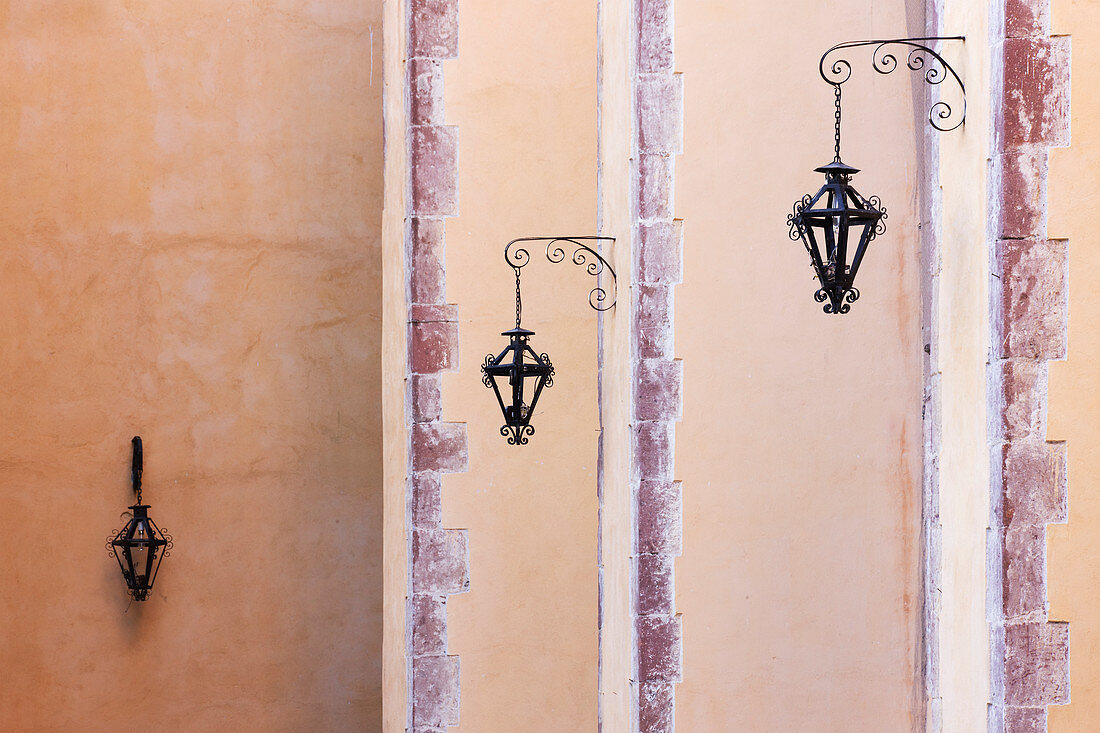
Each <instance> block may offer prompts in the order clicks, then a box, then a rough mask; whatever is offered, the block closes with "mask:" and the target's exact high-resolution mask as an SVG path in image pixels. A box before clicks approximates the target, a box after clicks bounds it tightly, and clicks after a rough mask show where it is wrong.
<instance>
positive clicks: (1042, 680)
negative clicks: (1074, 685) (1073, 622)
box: [1005, 623, 1069, 707]
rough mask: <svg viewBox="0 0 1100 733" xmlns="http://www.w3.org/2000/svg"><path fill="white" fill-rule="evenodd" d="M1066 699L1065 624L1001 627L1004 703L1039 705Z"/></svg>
mask: <svg viewBox="0 0 1100 733" xmlns="http://www.w3.org/2000/svg"><path fill="white" fill-rule="evenodd" d="M1068 702H1069V625H1068V624H1062V623H1026V624H1009V625H1008V626H1006V627H1005V704H1006V705H1009V706H1022V707H1042V706H1044V705H1064V704H1066V703H1068Z"/></svg>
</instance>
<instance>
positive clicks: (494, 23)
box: [443, 0, 625, 733]
mask: <svg viewBox="0 0 1100 733" xmlns="http://www.w3.org/2000/svg"><path fill="white" fill-rule="evenodd" d="M459 18H460V21H459V55H458V59H457V60H456V61H453V62H444V74H445V77H446V110H447V112H446V114H447V120H446V122H447V124H453V125H457V126H458V140H459V153H458V161H459V162H458V201H459V215H458V216H457V217H455V218H453V219H449V220H448V221H447V253H446V267H447V300H448V302H450V303H456V304H457V305H458V317H459V352H460V356H459V360H460V365H459V367H460V368H459V369H458V371H457V372H454V373H448V374H445V375H444V381H443V400H444V404H443V419H444V420H449V421H463V422H466V423H467V435H468V439H469V471H468V472H467V473H464V474H448V475H445V476H444V480H443V526H444V527H456V528H464V529H467V530H468V531H469V548H470V549H469V552H470V590H469V593H466V594H462V595H457V596H451V597H450V599H449V601H448V608H449V613H448V635H449V643H448V651H449V653H452V654H458V655H459V658H460V664H461V683H462V707H461V712H460V724H459V726H458V728H457V730H461V731H475V732H480V731H519V730H522V731H527V732H530V733H536V732H540V731H546V732H548V733H549V732H551V731H553V732H555V733H556V732H558V731H588V730H595V729H596V727H597V717H596V714H597V706H596V695H597V670H598V664H597V658H598V647H597V617H596V599H597V574H596V546H597V545H596V537H597V534H596V530H597V498H596V447H597V437H598V435H597V430H598V426H599V421H598V415H597V394H596V371H597V362H596V324H597V318H596V313H594V312H593V311H592V310H591V309H590V308H589V307H588V293H589V290H590V289H591V288H592V287H593V285H594V284H595V283H594V282H593V281H592V278H590V277H589V276H588V275H586V274H585V272H584V270H583V269H582V268H579V267H576V266H575V265H573V264H571V262H570V260H569V259H566V261H565V262H563V263H561V264H557V265H552V264H550V263H549V262H548V261H547V259H546V256H545V247H544V246H542V245H539V244H534V245H532V246H531V247H530V248H529V249H530V252H531V262H530V264H529V265H527V266H526V267H525V268H524V270H523V325H524V327H526V328H528V329H531V330H533V331H535V335H534V336H532V337H531V345H532V347H533V348H534V349H535V350H536V351H538V352H539V353H542V352H547V353H548V354H549V356H550V358H551V360H552V362H553V364H554V366H555V368H556V372H557V373H556V375H555V377H554V386H553V387H551V388H549V389H547V390H545V391H544V392H543V394H542V396H541V398H540V400H539V403H538V406H537V408H536V410H535V413H534V417H533V418H532V420H531V424H532V425H533V426H534V427H535V431H536V432H535V434H534V435H533V436H531V438H530V442H529V444H527V445H525V446H510V445H508V444H507V443H506V442H505V439H504V438H503V437H501V435H500V433H499V428H500V426H501V424H502V422H503V420H502V416H501V414H500V410H499V408H498V407H497V405H496V402H495V399H494V398H493V396H492V392H491V391H490V390H488V389H487V388H486V387H485V386H484V385H482V383H481V375H480V368H481V364H482V362H483V360H484V358H485V355H486V354H487V353H489V352H492V353H493V354H494V355H495V354H497V353H499V352H500V350H501V349H502V348H503V347H504V345H505V344H506V342H507V341H506V339H505V338H504V337H503V336H501V335H500V332H501V331H504V330H507V329H509V328H512V327H513V326H514V324H515V279H514V275H513V273H512V270H511V269H510V268H509V267H508V265H507V264H505V261H504V258H503V250H504V245H505V244H506V243H507V242H508V241H509V240H510V239H512V238H514V237H520V236H537V235H545V234H551V235H552V234H591V233H594V231H595V228H596V65H595V59H596V5H595V4H594V3H591V2H587V1H585V0H568V1H565V2H562V1H558V2H549V1H548V0H539V1H538V2H524V3H500V2H496V1H494V0H462V2H461V4H460V7H459ZM569 254H572V252H571V251H570V252H569ZM622 299H625V295H624V296H622Z"/></svg>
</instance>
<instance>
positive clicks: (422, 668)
mask: <svg viewBox="0 0 1100 733" xmlns="http://www.w3.org/2000/svg"><path fill="white" fill-rule="evenodd" d="M412 677H413V679H412V688H413V689H412V694H413V725H414V726H416V727H417V728H418V729H420V728H423V727H425V726H435V727H437V728H438V727H443V726H447V725H457V724H458V706H459V667H458V657H445V656H439V657H419V658H417V659H414V660H413V674H412Z"/></svg>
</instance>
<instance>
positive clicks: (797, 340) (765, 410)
mask: <svg viewBox="0 0 1100 733" xmlns="http://www.w3.org/2000/svg"><path fill="white" fill-rule="evenodd" d="M904 12H905V9H904V7H903V6H901V5H898V6H883V5H876V6H874V7H873V8H872V9H871V10H870V12H869V7H868V6H867V5H866V4H865V3H860V2H854V1H850V2H843V3H834V4H830V5H828V6H822V5H813V6H809V5H804V6H801V7H800V8H799V13H798V15H797V25H796V26H795V25H792V21H791V18H790V15H789V10H788V9H787V8H785V7H780V6H776V5H769V4H766V3H764V4H759V3H758V4H736V5H734V4H730V3H727V2H721V1H720V0H697V1H696V2H690V3H680V4H678V6H677V9H676V26H677V31H676V32H677V38H676V49H677V51H676V56H677V60H676V65H677V69H678V70H679V71H682V72H683V73H684V79H685V123H684V124H685V132H684V136H685V139H684V154H683V156H682V157H681V158H680V159H679V161H678V162H677V164H676V184H677V188H676V196H677V200H676V211H677V215H678V216H681V217H683V219H684V222H685V224H684V232H685V245H684V251H685V256H684V260H685V261H684V283H683V285H682V286H680V287H679V289H678V290H677V296H676V328H677V331H676V352H677V355H678V356H680V357H682V358H683V360H684V419H683V422H682V423H681V424H680V425H679V426H678V428H677V441H676V442H677V448H676V469H677V478H679V479H682V480H683V482H684V483H683V486H684V552H683V556H682V557H681V558H680V559H679V560H678V561H677V575H676V584H677V610H678V611H680V612H682V613H683V628H684V680H683V683H682V684H681V685H680V686H679V688H678V691H677V712H676V715H677V727H678V728H679V729H683V730H689V731H718V730H768V731H805V730H814V731H846V732H847V731H876V732H877V731H902V730H910V729H912V728H913V727H914V725H915V723H916V721H917V720H919V718H920V715H921V711H920V706H921V705H922V701H921V696H920V682H919V680H920V677H919V675H920V668H919V664H920V663H919V659H920V644H921V636H920V624H921V618H920V608H921V598H920V593H921V586H920V573H919V562H920V537H919V532H920V521H921V460H922V437H921V422H920V420H921V389H922V376H921V359H922V356H923V350H922V347H923V344H922V343H921V337H920V318H921V316H920V292H919V288H920V278H919V271H918V248H919V242H918V237H917V235H918V231H917V224H918V219H917V201H916V196H917V180H916V158H915V155H916V153H915V149H914V140H915V138H914V119H915V116H914V110H913V108H912V101H911V96H910V89H911V87H910V84H911V83H914V81H915V80H914V79H913V78H910V77H908V76H906V72H905V71H904V70H902V71H901V72H898V73H895V74H894V75H892V76H885V77H884V76H879V75H877V74H875V73H874V72H873V71H872V69H871V66H870V49H865V50H864V51H863V52H855V53H853V54H852V57H853V59H854V64H853V65H854V68H855V72H854V78H853V80H852V82H850V83H849V84H848V85H846V87H845V126H844V135H845V143H844V159H845V161H846V162H849V163H850V164H852V165H855V166H856V167H858V168H862V169H863V170H864V172H863V173H860V174H859V175H857V176H856V177H855V179H854V183H855V185H856V187H857V188H858V189H859V190H860V191H861V192H862V193H863V194H865V195H870V194H872V193H876V194H879V195H881V197H882V201H883V202H884V203H885V205H886V206H887V207H888V209H889V220H888V230H887V233H886V234H885V235H884V236H882V237H880V238H879V239H878V240H876V242H875V243H874V245H873V246H872V248H871V250H870V251H869V253H868V256H867V259H866V261H865V263H864V266H863V269H861V271H860V274H859V281H858V282H857V285H858V286H859V288H860V290H861V291H862V294H863V295H862V298H861V299H860V300H859V301H858V302H857V303H855V304H854V305H853V306H852V310H851V313H849V314H848V315H844V316H833V315H825V314H824V313H822V312H821V306H820V304H818V303H815V302H814V301H813V298H812V295H813V291H814V288H815V283H814V281H813V280H812V279H811V270H810V267H809V262H808V258H807V256H806V253H805V251H804V250H803V248H802V245H801V244H799V243H796V242H791V241H790V240H789V239H788V238H787V227H786V224H785V222H786V216H787V214H788V213H789V212H790V207H791V205H792V203H793V202H794V201H795V200H796V199H797V198H798V197H799V196H801V195H802V194H803V193H807V192H813V191H815V190H816V189H817V188H818V187H819V186H820V185H821V183H822V177H821V175H820V174H817V173H813V172H812V171H813V168H815V167H817V166H819V165H822V164H824V163H827V162H828V161H829V160H830V159H831V157H832V121H833V117H832V101H833V98H832V89H831V87H829V86H828V85H827V84H825V83H824V82H823V81H822V80H821V79H820V77H819V76H818V73H817V63H818V58H819V55H820V53H821V52H823V51H824V50H825V49H826V48H828V47H829V46H831V45H832V44H834V43H837V42H839V41H842V40H848V39H850V38H860V37H867V38H874V37H896V36H902V35H906V19H905V15H904ZM836 28H843V29H844V32H843V34H842V35H843V37H840V36H838V35H837V32H836V31H835V30H834V29H836ZM918 34H919V33H912V34H910V35H918Z"/></svg>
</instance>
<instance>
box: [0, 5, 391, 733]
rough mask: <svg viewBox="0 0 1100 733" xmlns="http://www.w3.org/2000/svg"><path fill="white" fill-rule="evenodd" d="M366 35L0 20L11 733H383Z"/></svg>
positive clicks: (370, 86) (3, 700) (5, 661)
mask: <svg viewBox="0 0 1100 733" xmlns="http://www.w3.org/2000/svg"><path fill="white" fill-rule="evenodd" d="M380 17H381V3H380V2H377V1H372V2H351V1H344V2H336V1H335V0H333V1H330V2H306V1H304V0H302V1H292V0H285V1H283V2H268V3H262V4H259V3H222V2H218V3H215V2H205V1H202V2H188V3H143V2H119V1H117V0H78V1H73V0H64V1H61V0H49V1H45V2H44V1H42V0H37V1H35V2H13V3H3V4H2V5H0V39H2V42H0V49H2V51H0V71H2V73H0V160H2V161H3V176H2V177H0V238H2V240H3V241H2V242H0V283H3V284H2V286H0V310H2V312H3V318H2V319H0V344H2V347H0V374H2V378H3V382H4V389H3V390H2V391H0V415H2V416H3V420H2V422H0V493H2V497H3V511H2V512H0V537H2V538H3V539H2V540H0V563H2V564H3V567H4V568H5V571H6V573H7V578H6V582H5V583H4V584H3V586H2V588H0V625H2V627H3V634H2V636H0V668H2V669H3V670H4V673H3V684H2V685H0V729H3V730H5V731H44V730H59V731H60V730H65V731H71V730H107V729H121V728H132V727H134V725H138V726H151V727H153V728H156V729H158V730H210V731H213V730H227V731H229V730H241V729H245V728H247V729H256V730H351V729H369V728H375V727H377V725H378V724H379V722H378V721H379V720H380V682H381V679H380V677H381V672H380V646H381V574H380V573H381V568H380V564H381V546H380V527H381V520H380V510H381V506H380V494H379V492H378V484H379V481H380V472H381V469H380V465H381V464H380V461H381V457H380V451H381V436H380V431H381V423H380V403H379V382H380V374H379V369H380V366H379V364H380V357H379V343H380V326H379V320H378V319H379V313H380V311H381V302H380V298H379V296H378V290H379V281H380V275H379V246H378V238H379V229H380V222H381V192H382V175H381V151H382V148H381V145H382V135H381V132H382V131H381V85H380V83H379V82H380V78H379V76H378V74H377V73H375V72H374V67H375V65H376V64H377V63H378V59H379V58H380V56H379V52H380V50H381V44H380V42H379V35H380V34H379V33H378V31H377V28H378V23H379V20H380ZM134 434H140V435H142V436H143V438H144V439H145V448H146V453H145V457H146V471H145V489H146V490H145V499H146V500H147V501H148V502H150V503H151V504H152V510H151V513H152V516H153V517H154V519H155V520H156V521H158V522H159V523H161V524H162V525H163V526H165V527H166V528H167V529H168V530H169V531H170V533H171V534H173V535H174V536H175V541H176V547H175V550H174V552H173V553H172V556H171V557H169V558H168V559H166V560H165V561H164V564H163V566H162V568H161V575H160V577H159V578H158V581H157V584H156V588H155V592H154V595H153V597H152V598H151V599H150V600H149V601H147V602H146V603H144V604H133V605H132V606H130V607H129V608H128V607H127V597H126V595H125V589H124V584H123V581H122V578H121V574H120V573H119V572H118V568H117V566H116V565H115V563H114V561H113V560H112V559H109V558H108V557H107V554H106V551H105V549H104V538H105V537H107V536H108V534H109V533H111V532H112V531H113V530H114V529H116V528H117V527H118V526H119V524H120V516H119V515H120V513H121V512H123V511H124V510H125V508H126V506H127V505H128V504H129V503H131V501H132V494H131V493H130V491H129V460H130V444H129V441H130V437H131V436H132V435H134ZM134 721H140V722H138V723H134Z"/></svg>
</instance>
